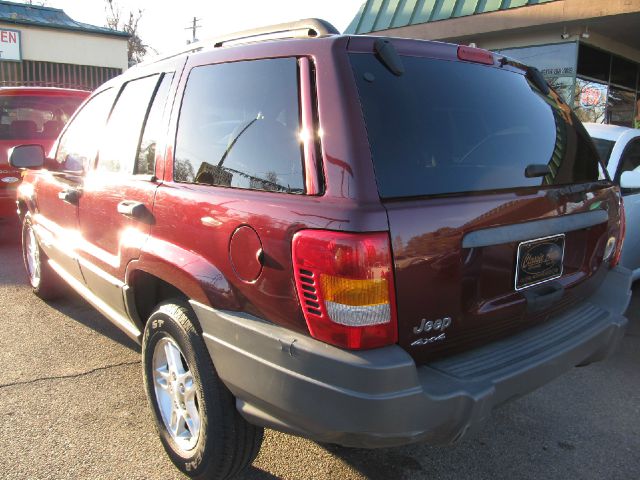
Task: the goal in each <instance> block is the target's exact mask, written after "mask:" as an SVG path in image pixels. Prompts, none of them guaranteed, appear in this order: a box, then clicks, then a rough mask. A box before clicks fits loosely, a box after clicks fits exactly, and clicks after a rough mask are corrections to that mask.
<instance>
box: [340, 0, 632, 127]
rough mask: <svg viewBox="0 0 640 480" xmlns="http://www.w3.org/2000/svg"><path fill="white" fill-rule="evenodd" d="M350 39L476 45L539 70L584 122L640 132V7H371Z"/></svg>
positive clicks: (434, 2)
mask: <svg viewBox="0 0 640 480" xmlns="http://www.w3.org/2000/svg"><path fill="white" fill-rule="evenodd" d="M347 33H355V34H372V35H383V36H390V37H405V38H421V39H427V40H442V41H448V42H453V43H461V44H475V45H476V46H478V47H481V48H486V49H488V50H493V51H495V52H497V53H500V54H502V55H505V56H509V57H512V58H514V59H516V60H518V61H520V62H523V63H526V64H528V65H532V66H534V67H537V68H538V69H539V70H541V71H542V73H543V74H544V75H545V77H546V78H547V80H548V81H549V82H550V83H551V84H552V85H553V86H554V87H555V88H556V89H557V90H558V92H559V93H560V94H561V95H562V96H563V98H564V99H565V101H567V103H569V104H570V105H572V106H573V107H574V109H575V111H576V113H577V114H578V116H579V117H580V118H581V120H583V121H590V122H597V123H612V124H617V125H624V126H634V125H640V0H367V1H366V2H365V3H364V4H363V6H362V8H361V9H360V11H359V12H358V14H357V15H356V17H355V18H354V20H353V21H352V22H351V24H350V25H349V27H348V28H347Z"/></svg>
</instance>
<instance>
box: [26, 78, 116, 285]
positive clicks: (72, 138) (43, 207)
mask: <svg viewBox="0 0 640 480" xmlns="http://www.w3.org/2000/svg"><path fill="white" fill-rule="evenodd" d="M114 96H115V92H114V91H113V90H112V89H107V90H104V91H102V92H100V93H98V94H97V95H95V96H94V97H92V98H91V99H90V100H89V101H88V102H87V103H86V104H85V105H84V106H83V107H82V109H81V110H80V111H79V112H78V113H77V115H76V116H75V117H74V118H73V119H72V120H71V122H70V123H69V125H67V128H66V129H65V131H64V132H63V133H62V135H61V137H60V139H59V142H58V144H57V147H55V148H56V150H55V151H56V155H55V158H54V159H47V164H46V165H45V168H44V169H43V170H41V171H40V172H39V173H38V175H36V177H35V179H36V183H35V202H36V206H37V209H36V212H35V218H34V222H35V228H36V231H37V233H38V237H39V238H40V241H41V242H40V243H41V245H42V248H43V249H44V250H45V252H46V254H47V255H48V256H49V258H50V259H51V260H53V261H55V262H56V263H58V264H59V265H60V266H61V267H62V268H63V269H64V270H66V271H67V272H68V273H69V274H70V275H72V276H73V277H74V278H76V279H77V280H81V281H82V275H81V273H80V269H79V267H78V262H77V248H78V244H79V241H80V238H81V235H80V232H79V231H78V200H79V198H80V194H81V191H82V184H83V179H84V174H85V171H86V168H87V166H88V165H89V164H90V163H91V162H92V161H93V159H94V158H95V156H96V152H97V141H96V132H100V131H101V130H102V128H103V127H104V122H105V120H106V118H107V115H108V113H109V110H110V109H111V105H112V104H113V99H114Z"/></svg>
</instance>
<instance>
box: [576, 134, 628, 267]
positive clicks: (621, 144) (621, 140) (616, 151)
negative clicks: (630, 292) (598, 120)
mask: <svg viewBox="0 0 640 480" xmlns="http://www.w3.org/2000/svg"><path fill="white" fill-rule="evenodd" d="M585 128H586V129H587V131H588V132H589V134H590V135H591V136H592V137H594V138H601V139H603V140H609V141H612V142H615V144H614V146H613V149H612V150H611V154H610V156H609V161H608V163H607V171H608V172H609V176H610V177H611V178H612V179H614V180H615V181H616V182H619V181H620V171H619V167H620V161H621V159H622V158H623V156H624V153H625V150H626V149H627V147H628V145H629V143H630V142H637V141H640V130H638V129H637V128H628V127H621V126H618V125H601V124H595V123H585ZM622 197H623V200H624V211H625V217H626V224H627V228H626V232H625V238H624V244H623V247H622V256H621V258H620V264H621V265H623V266H625V267H627V268H629V269H630V270H632V271H633V279H634V280H638V279H640V229H638V228H637V225H639V224H640V191H637V190H630V191H626V190H624V189H623V191H622Z"/></svg>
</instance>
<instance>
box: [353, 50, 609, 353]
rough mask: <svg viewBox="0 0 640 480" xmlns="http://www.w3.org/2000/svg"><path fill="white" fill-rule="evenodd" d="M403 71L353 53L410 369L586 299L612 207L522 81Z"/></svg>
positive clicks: (436, 63) (598, 268)
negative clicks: (410, 357) (396, 71)
mask: <svg viewBox="0 0 640 480" xmlns="http://www.w3.org/2000/svg"><path fill="white" fill-rule="evenodd" d="M431 48H433V47H431ZM453 52H454V55H455V50H453ZM401 60H402V63H403V65H404V68H405V73H404V74H402V75H394V74H393V73H392V72H391V71H390V69H388V68H387V67H386V66H385V65H384V64H383V63H382V62H381V61H380V60H379V59H378V58H377V57H375V56H374V55H372V54H370V53H352V54H351V62H352V65H353V67H354V73H355V78H356V82H357V84H358V89H359V92H360V97H361V103H362V107H363V113H364V117H365V122H366V126H367V131H368V136H369V143H370V146H371V152H372V157H373V162H374V166H375V171H376V177H377V183H378V190H379V194H380V197H381V199H382V201H383V204H384V206H385V207H386V209H387V212H388V218H389V226H390V234H391V240H392V248H393V255H394V262H395V274H396V289H397V304H398V318H399V320H398V321H399V341H400V344H401V345H402V346H404V347H405V348H406V349H407V350H408V351H409V352H410V353H411V354H412V355H413V357H414V358H415V359H416V360H417V361H419V362H420V361H426V360H427V359H430V358H434V357H436V356H440V355H442V354H444V353H446V354H450V353H455V352H457V351H461V350H465V349H468V348H472V347H475V346H478V345H481V344H483V343H487V342H489V341H492V340H495V339H496V338H500V337H502V336H505V335H508V334H511V333H514V332H516V331H519V330H522V329H524V328H526V327H528V326H532V325H536V324H539V323H541V322H544V321H545V320H546V319H548V318H549V317H550V316H551V315H552V314H553V313H554V312H558V311H559V310H561V309H563V308H567V307H568V306H570V305H573V304H575V303H576V302H578V301H580V300H582V299H584V298H585V295H587V294H588V293H589V292H591V291H593V290H594V289H595V288H597V286H598V285H599V283H600V279H601V278H602V274H603V272H604V270H606V269H607V268H608V266H607V265H606V264H605V262H603V254H604V246H605V244H606V242H607V240H608V238H609V237H610V236H612V235H615V234H616V228H617V227H618V226H617V224H616V223H615V222H614V220H617V218H618V216H617V215H618V213H617V208H618V207H617V205H618V201H617V196H616V194H615V191H614V189H613V188H612V184H611V182H610V181H608V180H605V174H604V173H603V169H602V167H601V165H600V163H599V160H598V158H597V153H596V152H595V149H594V148H593V146H592V144H591V143H590V142H589V140H588V136H587V134H586V132H585V131H584V128H583V127H582V125H581V124H580V123H579V121H578V120H577V119H576V117H575V116H574V115H573V113H572V112H571V110H570V108H569V107H568V106H567V105H566V104H564V103H563V102H562V101H561V99H560V98H559V97H558V96H557V95H556V94H555V93H554V92H553V91H551V92H548V93H547V94H545V93H543V92H542V91H541V90H540V88H539V87H538V86H536V84H535V82H534V81H532V80H531V79H529V78H528V77H527V76H526V75H525V72H524V71H521V70H516V69H510V68H509V67H501V66H500V65H499V64H496V65H490V66H488V65H480V64H477V63H471V62H463V61H458V60H457V59H446V60H444V59H435V58H423V57H419V56H402V57H401Z"/></svg>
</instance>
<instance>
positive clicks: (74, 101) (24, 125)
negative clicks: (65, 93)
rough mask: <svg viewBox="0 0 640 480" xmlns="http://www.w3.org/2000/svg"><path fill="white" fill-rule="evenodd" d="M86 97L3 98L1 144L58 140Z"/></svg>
mask: <svg viewBox="0 0 640 480" xmlns="http://www.w3.org/2000/svg"><path fill="white" fill-rule="evenodd" d="M82 100H83V98H82V97H52V96H36V95H24V96H8V95H7V96H2V97H0V140H12V139H23V140H24V139H47V140H51V139H55V138H57V136H58V134H59V133H60V130H62V127H64V125H65V123H67V120H69V117H71V115H72V114H73V112H75V110H76V108H77V107H78V105H80V103H81V102H82Z"/></svg>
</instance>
